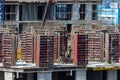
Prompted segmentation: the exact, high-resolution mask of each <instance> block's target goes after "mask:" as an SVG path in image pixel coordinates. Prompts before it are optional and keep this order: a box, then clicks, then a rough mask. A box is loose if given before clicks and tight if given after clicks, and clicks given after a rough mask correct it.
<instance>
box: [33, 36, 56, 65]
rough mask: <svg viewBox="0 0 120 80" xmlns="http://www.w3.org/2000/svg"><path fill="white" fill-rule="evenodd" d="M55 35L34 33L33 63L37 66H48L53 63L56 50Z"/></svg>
mask: <svg viewBox="0 0 120 80" xmlns="http://www.w3.org/2000/svg"><path fill="white" fill-rule="evenodd" d="M55 39H56V38H55V35H40V34H37V35H36V40H34V41H35V42H34V43H36V45H35V47H36V50H35V51H34V52H35V54H34V57H35V58H36V60H35V63H36V64H37V66H39V67H49V66H52V65H53V63H54V58H55V55H56V54H57V53H56V52H57V51H55V50H56V45H55V43H56V40H55Z"/></svg>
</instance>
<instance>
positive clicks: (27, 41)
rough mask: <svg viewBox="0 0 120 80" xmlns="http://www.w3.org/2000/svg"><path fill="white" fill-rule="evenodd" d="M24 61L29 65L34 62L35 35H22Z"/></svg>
mask: <svg viewBox="0 0 120 80" xmlns="http://www.w3.org/2000/svg"><path fill="white" fill-rule="evenodd" d="M21 50H22V60H25V61H26V62H27V63H33V62H34V35H33V34H31V33H29V32H24V33H22V34H21Z"/></svg>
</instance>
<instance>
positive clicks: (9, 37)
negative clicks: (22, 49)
mask: <svg viewBox="0 0 120 80" xmlns="http://www.w3.org/2000/svg"><path fill="white" fill-rule="evenodd" d="M2 46H3V47H2V54H3V56H2V62H3V65H4V66H6V67H9V66H13V65H15V63H16V61H17V54H16V51H17V36H16V35H14V34H3V35H2Z"/></svg>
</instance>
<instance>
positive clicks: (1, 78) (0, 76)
mask: <svg viewBox="0 0 120 80" xmlns="http://www.w3.org/2000/svg"><path fill="white" fill-rule="evenodd" d="M0 80H5V79H4V72H2V71H0Z"/></svg>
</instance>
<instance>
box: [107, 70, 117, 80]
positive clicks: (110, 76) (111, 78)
mask: <svg viewBox="0 0 120 80" xmlns="http://www.w3.org/2000/svg"><path fill="white" fill-rule="evenodd" d="M107 80H117V70H108V71H107Z"/></svg>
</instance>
